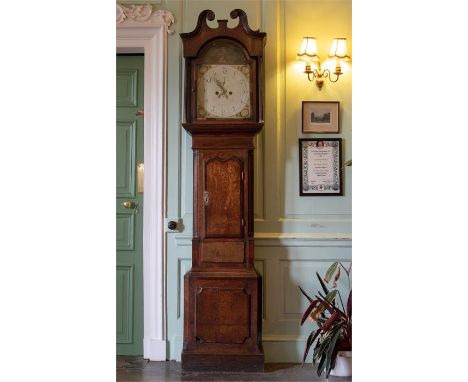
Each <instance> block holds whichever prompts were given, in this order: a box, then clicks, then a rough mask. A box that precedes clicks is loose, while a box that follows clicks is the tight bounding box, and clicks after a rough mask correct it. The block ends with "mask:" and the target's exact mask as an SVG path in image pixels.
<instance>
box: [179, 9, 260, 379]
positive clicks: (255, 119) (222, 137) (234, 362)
mask: <svg viewBox="0 0 468 382" xmlns="http://www.w3.org/2000/svg"><path fill="white" fill-rule="evenodd" d="M230 16H231V18H232V19H235V18H239V24H238V26H237V27H235V28H228V27H227V20H218V27H217V28H211V27H209V26H208V24H207V21H206V19H208V20H210V21H212V20H214V17H215V15H214V13H213V11H211V10H205V11H203V12H201V13H200V15H199V17H198V22H197V26H196V28H195V30H193V31H192V32H190V33H182V34H181V38H182V43H183V56H184V58H185V74H186V85H185V119H186V122H184V123H183V127H184V128H185V130H187V131H188V132H189V133H190V134H191V135H192V149H193V158H194V160H193V161H194V163H193V194H194V195H193V205H194V207H193V209H194V211H193V213H194V218H193V219H194V221H193V239H192V268H191V270H190V271H188V272H187V273H186V274H185V278H184V346H183V351H182V369H183V370H186V371H197V370H226V371H229V370H235V371H260V370H263V365H264V354H263V348H262V343H261V327H262V318H261V316H262V315H261V307H262V303H261V301H262V298H261V296H262V288H261V287H262V279H261V276H260V275H259V274H258V273H257V272H256V270H255V268H254V220H253V171H254V169H253V150H254V136H255V134H257V133H258V132H259V131H260V130H261V129H262V127H263V115H262V110H263V108H262V102H263V101H262V100H263V96H262V87H263V86H262V78H263V75H262V60H263V51H264V46H265V43H266V34H265V33H261V32H258V31H253V30H251V29H250V27H249V26H248V21H247V16H246V14H245V12H244V11H242V10H240V9H235V10H233V11H232V12H231V13H230ZM220 41H221V42H222V41H228V42H230V43H233V44H235V45H236V46H238V47H239V49H240V51H241V52H242V54H243V55H244V56H245V60H246V62H247V63H248V64H249V65H250V68H251V73H250V81H251V84H250V101H249V102H250V108H251V113H250V115H249V116H248V118H231V119H229V118H224V119H222V118H216V119H215V118H212V119H209V118H205V119H202V118H199V117H198V116H197V113H196V110H197V109H196V108H197V95H196V92H197V87H196V86H197V83H196V81H197V76H196V65H197V64H198V63H199V62H200V59H202V56H203V52H205V51H206V49H207V48H209V47H210V44H213V43H219V42H220Z"/></svg>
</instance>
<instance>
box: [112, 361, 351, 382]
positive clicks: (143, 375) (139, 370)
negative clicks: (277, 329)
mask: <svg viewBox="0 0 468 382" xmlns="http://www.w3.org/2000/svg"><path fill="white" fill-rule="evenodd" d="M127 381H128V382H143V381H144V382H162V381H168V382H172V381H187V382H188V381H199V382H201V381H216V382H224V381H277V382H278V381H284V382H286V381H287V382H298V381H304V382H305V381H307V382H311V381H312V382H314V381H326V379H325V378H318V377H317V373H316V371H315V369H313V368H312V366H311V365H310V364H307V365H305V366H304V367H303V368H302V367H301V365H300V364H294V363H270V364H268V363H267V364H265V371H264V372H263V373H241V372H239V373H217V372H210V373H195V372H192V373H187V372H182V370H181V368H180V362H174V361H170V362H148V360H145V359H143V358H141V357H124V356H118V357H117V382H127ZM328 381H329V382H345V381H346V382H347V381H351V378H339V377H330V378H329V379H328Z"/></svg>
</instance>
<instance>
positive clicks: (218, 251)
mask: <svg viewBox="0 0 468 382" xmlns="http://www.w3.org/2000/svg"><path fill="white" fill-rule="evenodd" d="M200 154H201V155H200V159H201V161H200V166H201V168H200V170H201V177H200V179H201V182H200V183H201V192H200V197H201V200H200V204H199V205H200V216H201V223H202V224H201V228H202V229H201V232H200V233H201V239H202V247H203V250H202V254H203V255H202V262H205V263H206V262H209V263H243V262H244V252H245V251H244V244H245V243H244V242H245V218H244V215H245V208H246V205H245V197H244V196H245V195H246V194H247V189H246V183H245V163H246V162H247V160H246V159H247V158H246V157H247V154H246V152H245V151H242V150H201V153H200Z"/></svg>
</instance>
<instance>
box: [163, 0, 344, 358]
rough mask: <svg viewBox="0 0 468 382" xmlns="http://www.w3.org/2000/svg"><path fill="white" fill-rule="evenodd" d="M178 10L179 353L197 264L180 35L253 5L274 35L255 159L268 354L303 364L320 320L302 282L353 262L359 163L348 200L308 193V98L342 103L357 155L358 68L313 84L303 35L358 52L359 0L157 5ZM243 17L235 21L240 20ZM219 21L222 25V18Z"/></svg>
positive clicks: (173, 134)
mask: <svg viewBox="0 0 468 382" xmlns="http://www.w3.org/2000/svg"><path fill="white" fill-rule="evenodd" d="M156 7H157V8H161V9H168V10H170V11H172V12H173V13H174V15H175V18H176V22H175V24H174V26H173V28H172V29H174V30H175V31H176V34H174V35H172V36H169V37H168V41H169V44H168V54H169V56H168V68H169V70H168V84H169V86H168V97H169V104H168V146H169V149H168V158H167V159H168V185H167V187H168V202H167V217H168V218H170V219H172V218H181V219H182V221H183V227H184V228H183V230H182V232H180V233H168V234H167V256H168V258H167V309H168V322H167V330H168V340H169V341H170V344H169V351H170V358H171V359H180V352H181V349H182V338H183V337H182V336H183V329H182V323H183V317H182V313H183V294H182V293H183V288H182V283H183V275H184V273H185V272H186V271H187V270H188V269H189V268H190V266H191V232H192V151H191V138H190V136H189V135H187V134H186V133H185V131H184V130H183V129H182V126H181V122H182V101H183V91H182V88H183V86H182V85H183V81H184V77H183V76H184V74H183V70H182V68H183V62H182V58H181V44H180V38H179V35H178V34H179V33H181V32H189V31H192V30H193V29H194V27H195V25H196V20H197V17H198V14H199V13H200V11H201V10H203V9H207V8H208V9H212V10H213V11H214V12H215V14H216V18H224V19H226V18H229V12H230V11H231V10H232V9H234V8H241V9H243V10H244V11H246V13H247V15H248V18H249V23H250V26H251V27H252V28H253V29H256V28H260V29H261V30H262V31H265V32H267V35H268V36H267V45H266V56H265V95H266V96H265V127H264V131H263V132H262V133H261V134H260V135H259V136H258V137H257V142H256V147H257V149H256V156H255V169H256V177H255V204H256V205H255V235H256V259H257V261H256V263H255V264H256V267H257V269H258V270H259V272H260V273H262V274H263V276H264V306H263V307H264V311H263V316H264V321H263V341H264V348H265V354H266V359H267V361H290V362H297V361H299V360H300V358H301V355H302V348H303V346H304V342H305V339H306V338H307V332H308V331H309V330H310V329H311V327H312V326H311V325H310V324H308V326H307V327H305V328H301V327H300V326H299V320H300V316H301V312H302V311H303V309H304V307H305V304H306V301H305V299H304V298H303V297H301V295H300V293H299V290H298V289H297V284H301V286H303V287H304V288H305V289H312V288H315V287H316V286H317V285H316V284H315V272H316V271H319V272H323V271H324V270H325V269H326V268H327V266H328V265H329V263H330V261H332V260H343V261H349V260H350V259H351V175H352V170H351V168H349V167H347V168H345V170H344V173H343V177H344V184H345V192H344V196H341V197H300V196H299V190H298V184H299V180H298V176H299V174H298V149H297V146H298V139H299V138H307V137H317V136H319V135H316V134H302V133H301V118H302V117H301V102H302V101H303V100H317V101H339V102H340V106H341V110H340V113H341V121H340V122H341V129H340V134H332V135H327V136H328V137H341V138H343V142H344V147H343V157H344V160H348V159H350V158H351V103H352V100H351V71H350V67H348V68H345V70H347V73H346V74H345V75H344V76H342V78H341V79H340V80H339V81H338V82H337V83H335V84H331V83H328V82H327V83H325V85H324V87H323V89H322V91H320V92H319V91H318V89H317V88H316V86H315V85H313V84H311V83H310V82H308V81H307V79H306V76H305V75H304V74H303V73H302V72H303V70H304V64H303V63H302V62H300V61H297V60H296V52H297V49H298V48H299V46H300V43H301V39H302V37H303V36H314V37H316V38H317V39H318V46H319V54H320V56H322V57H326V55H327V52H328V48H329V45H330V43H331V40H332V38H334V37H346V38H348V46H349V47H348V50H349V52H350V54H351V56H352V50H351V42H352V41H351V1H349V0H340V1H338V0H337V1H333V0H326V1H315V0H308V1H297V0H294V1H275V0H264V1H261V0H258V1H255V0H248V1H245V0H243V1H241V0H239V1H220V0H218V1H195V0H185V1H175V0H174V1H171V0H166V1H164V0H163V1H161V4H160V5H157V6H156ZM236 23H237V20H235V21H232V20H230V21H229V23H228V25H230V26H234V25H235V24H236ZM212 26H213V27H215V26H216V23H215V22H213V23H212Z"/></svg>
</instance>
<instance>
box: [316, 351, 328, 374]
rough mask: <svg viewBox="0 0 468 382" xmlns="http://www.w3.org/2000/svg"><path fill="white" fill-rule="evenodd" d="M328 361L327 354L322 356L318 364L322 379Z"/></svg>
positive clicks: (318, 372)
mask: <svg viewBox="0 0 468 382" xmlns="http://www.w3.org/2000/svg"><path fill="white" fill-rule="evenodd" d="M326 359H327V356H326V354H324V355H323V356H322V358H320V362H319V364H318V367H317V375H318V376H319V377H320V376H321V375H322V373H323V368H324V366H325V360H326Z"/></svg>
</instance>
